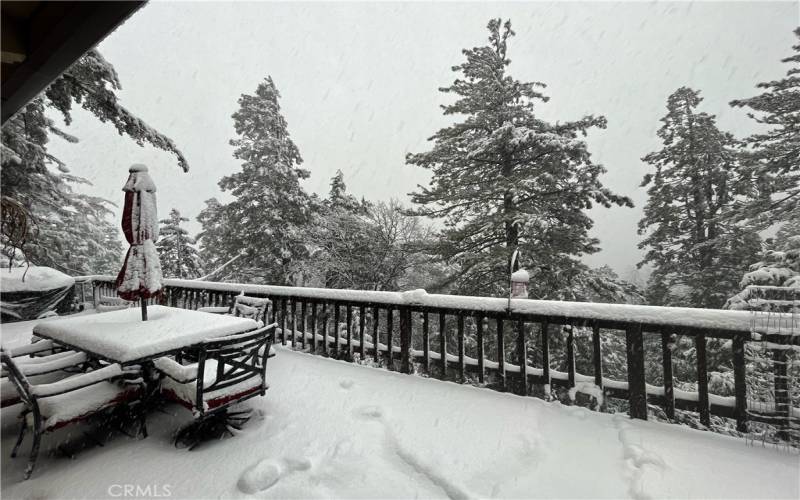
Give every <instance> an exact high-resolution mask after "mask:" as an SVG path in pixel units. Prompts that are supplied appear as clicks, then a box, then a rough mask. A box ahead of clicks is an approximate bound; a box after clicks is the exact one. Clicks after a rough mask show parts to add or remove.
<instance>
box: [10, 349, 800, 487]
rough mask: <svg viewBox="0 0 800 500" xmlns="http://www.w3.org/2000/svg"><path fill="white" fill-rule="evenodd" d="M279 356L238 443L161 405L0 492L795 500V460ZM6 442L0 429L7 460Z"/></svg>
mask: <svg viewBox="0 0 800 500" xmlns="http://www.w3.org/2000/svg"><path fill="white" fill-rule="evenodd" d="M279 350H280V353H279V355H278V356H277V357H276V358H274V359H272V360H270V361H269V363H268V364H267V381H268V382H269V384H270V389H269V390H268V391H267V395H266V397H263V398H261V397H257V398H254V399H251V400H249V401H247V402H246V403H245V406H247V407H250V408H252V409H253V415H252V418H251V419H250V421H249V422H247V423H246V424H245V425H244V427H243V429H242V431H241V432H240V433H237V435H236V436H234V437H232V438H228V439H223V440H213V441H211V442H208V443H205V444H203V445H201V446H200V447H199V448H198V449H197V450H196V451H194V452H192V453H186V452H181V451H180V450H176V449H175V448H174V447H173V446H171V445H170V442H171V438H172V435H173V434H174V432H175V430H176V429H178V428H180V427H181V426H183V425H185V424H187V423H189V422H191V421H192V418H193V416H192V414H191V412H189V411H186V410H183V409H182V408H180V407H179V406H177V405H174V406H169V407H168V408H166V410H167V411H166V412H165V413H162V412H152V413H151V414H149V415H148V421H147V427H148V431H149V432H150V436H149V437H148V438H147V439H140V440H136V439H128V438H126V437H125V436H122V435H119V434H117V435H116V436H115V437H114V438H112V439H111V440H109V441H107V442H106V443H105V446H103V447H91V448H87V449H82V450H80V451H79V453H78V455H77V456H76V457H75V460H68V459H65V458H63V457H62V456H60V454H57V453H55V454H49V453H42V454H41V455H40V457H39V463H38V466H37V471H38V472H34V475H33V477H32V478H31V479H30V480H28V481H24V480H23V479H22V472H23V470H24V469H25V465H26V463H25V459H24V456H23V457H22V458H18V459H16V460H3V461H2V481H1V482H0V488H1V491H0V493H1V494H2V496H3V498H34V497H35V498H108V497H109V496H113V495H115V494H117V493H118V491H121V490H117V489H115V488H118V487H114V486H113V485H126V484H132V485H139V486H140V487H142V488H145V487H147V486H150V488H151V490H150V494H149V495H147V496H151V497H152V496H157V495H155V494H154V490H153V488H154V487H158V494H159V495H160V496H162V497H166V496H169V497H171V498H180V499H184V498H185V499H188V498H196V499H207V498H385V497H387V496H391V497H392V498H463V499H468V498H636V499H644V498H659V499H660V498H790V499H797V498H800V481H798V478H799V477H800V476H799V475H798V470H800V457H798V455H797V453H796V452H787V451H782V450H776V449H773V448H769V447H767V448H762V447H761V445H760V444H757V445H756V446H751V445H748V444H747V442H746V441H745V440H743V439H737V438H732V437H728V436H722V435H718V434H714V433H711V432H704V431H699V430H694V429H690V428H687V427H684V426H679V425H675V424H665V423H658V422H654V421H647V422H645V421H636V420H631V419H629V418H628V417H627V415H624V414H617V415H610V414H602V413H596V412H592V411H590V410H587V409H585V408H581V407H577V406H563V405H561V404H558V403H546V402H544V401H542V400H539V399H536V398H531V397H520V396H515V395H511V394H502V393H497V392H494V391H488V390H485V389H479V388H475V387H469V386H462V385H458V384H453V383H450V382H441V381H437V380H433V379H426V378H422V377H409V376H407V375H402V374H398V373H392V372H388V371H386V370H379V369H372V368H368V367H364V366H356V365H351V364H349V363H345V362H340V361H334V360H330V359H324V358H320V357H316V356H311V355H307V354H302V353H297V352H292V351H290V350H285V349H279ZM3 411H4V413H3V416H6V414H5V411H6V410H3ZM9 415H16V413H10V414H9ZM8 420H9V421H10V423H11V424H13V423H15V422H13V421H14V419H13V418H9V419H8ZM16 431H17V427H16V426H15V425H8V426H6V427H4V429H3V435H2V449H0V453H2V454H3V456H5V457H8V455H9V453H10V452H11V448H12V447H13V445H14V441H15V438H16ZM69 432H72V433H73V435H74V433H75V430H74V428H73V429H70V428H66V429H63V430H59V431H57V432H56V433H54V434H52V435H49V436H46V437H45V441H44V442H43V445H44V446H45V447H46V446H50V445H48V444H47V443H54V444H52V446H55V445H56V444H58V443H61V442H63V441H64V440H66V439H67V438H66V436H67V434H68V433H69ZM28 439H29V438H28ZM23 449H25V448H23ZM209 471H213V473H211V474H210V473H209ZM165 487H166V488H167V490H168V493H169V494H167V491H165ZM250 495H253V496H250Z"/></svg>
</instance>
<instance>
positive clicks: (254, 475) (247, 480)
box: [237, 459, 283, 495]
mask: <svg viewBox="0 0 800 500" xmlns="http://www.w3.org/2000/svg"><path fill="white" fill-rule="evenodd" d="M282 474H283V470H282V469H281V466H280V464H278V463H275V462H274V461H272V460H269V459H264V460H261V461H260V462H258V463H256V464H255V465H252V466H251V467H249V468H248V469H247V470H245V471H244V473H242V476H241V477H240V478H239V482H238V483H237V486H238V487H239V489H240V490H241V491H242V492H244V493H247V494H251V495H252V494H253V493H256V492H258V491H264V490H266V489H268V488H270V487H271V486H273V485H274V484H275V483H277V482H278V480H279V479H280V478H281V475H282Z"/></svg>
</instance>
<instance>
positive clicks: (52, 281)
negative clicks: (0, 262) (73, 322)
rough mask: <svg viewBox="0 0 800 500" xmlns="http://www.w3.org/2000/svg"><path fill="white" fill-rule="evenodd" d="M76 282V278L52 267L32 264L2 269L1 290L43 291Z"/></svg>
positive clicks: (5, 291) (0, 273)
mask: <svg viewBox="0 0 800 500" xmlns="http://www.w3.org/2000/svg"><path fill="white" fill-rule="evenodd" d="M74 284H75V278H73V277H71V276H67V275H66V274H64V273H62V272H61V271H57V270H55V269H53V268H52V267H44V266H30V267H12V268H10V269H9V268H2V269H0V291H2V292H4V293H7V292H41V291H44V290H54V289H56V288H66V287H69V286H72V285H74Z"/></svg>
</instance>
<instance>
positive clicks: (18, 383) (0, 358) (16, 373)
mask: <svg viewBox="0 0 800 500" xmlns="http://www.w3.org/2000/svg"><path fill="white" fill-rule="evenodd" d="M0 362H2V364H3V368H5V371H6V375H7V376H8V378H9V380H11V383H12V384H14V387H16V389H17V392H18V393H19V397H20V399H21V400H22V402H23V403H25V405H27V406H28V407H30V408H32V409H34V408H35V409H36V412H37V413H38V408H39V407H38V405H37V404H36V398H35V397H34V395H33V393H32V391H31V384H30V382H29V381H28V377H26V376H25V374H24V373H22V370H20V369H19V366H17V364H16V363H15V362H14V359H13V358H12V357H11V356H9V355H8V353H7V352H6V351H0Z"/></svg>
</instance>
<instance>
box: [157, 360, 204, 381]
mask: <svg viewBox="0 0 800 500" xmlns="http://www.w3.org/2000/svg"><path fill="white" fill-rule="evenodd" d="M153 364H154V365H155V367H156V369H157V370H158V371H160V372H161V373H163V374H164V375H166V376H167V377H169V378H171V379H172V380H174V381H176V382H179V383H181V384H186V383H188V382H194V381H195V380H197V363H192V364H191V365H182V364H180V363H178V362H177V361H175V360H173V359H171V358H167V357H162V358H158V359H157V360H155V361H154V362H153Z"/></svg>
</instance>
